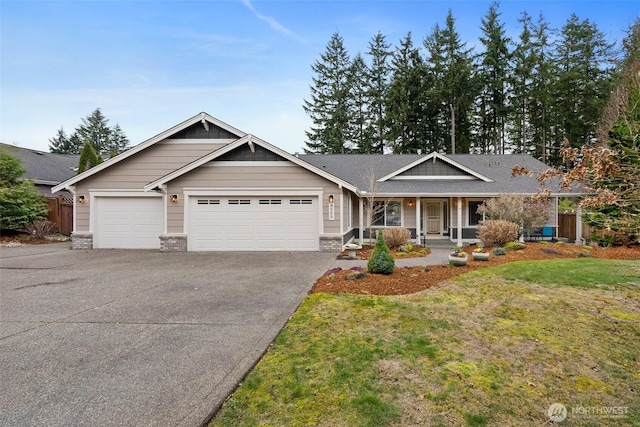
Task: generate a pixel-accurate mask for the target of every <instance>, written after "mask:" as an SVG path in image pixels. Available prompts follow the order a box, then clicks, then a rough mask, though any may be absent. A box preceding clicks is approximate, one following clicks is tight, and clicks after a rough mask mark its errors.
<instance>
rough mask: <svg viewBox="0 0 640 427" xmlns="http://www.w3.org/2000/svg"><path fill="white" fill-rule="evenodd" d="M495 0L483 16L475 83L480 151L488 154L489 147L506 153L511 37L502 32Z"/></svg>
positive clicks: (496, 151) (502, 27) (502, 25)
mask: <svg viewBox="0 0 640 427" xmlns="http://www.w3.org/2000/svg"><path fill="white" fill-rule="evenodd" d="M499 18H500V13H498V3H493V4H492V5H491V6H490V7H489V11H488V12H487V15H486V16H485V17H483V18H482V28H481V29H482V34H483V37H480V42H481V43H482V45H483V46H484V49H485V50H484V52H483V53H482V54H481V55H480V60H481V61H480V64H479V70H478V72H479V73H478V83H479V85H480V87H481V92H480V100H481V101H480V103H479V105H480V108H479V115H478V119H479V121H480V129H481V131H480V135H479V137H480V141H481V150H480V151H481V152H482V153H484V154H486V153H488V152H489V151H488V148H489V147H492V151H493V153H495V154H504V153H505V128H506V121H507V113H508V109H507V89H508V87H509V85H508V80H507V76H508V75H509V74H510V72H511V69H510V65H509V60H510V53H509V48H508V44H509V43H510V41H511V40H510V39H509V38H508V37H507V36H506V35H505V33H506V31H505V29H504V24H503V23H501V22H500V21H499Z"/></svg>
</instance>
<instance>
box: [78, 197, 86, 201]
mask: <svg viewBox="0 0 640 427" xmlns="http://www.w3.org/2000/svg"><path fill="white" fill-rule="evenodd" d="M85 201H86V200H85V198H84V196H78V202H80V203H84V202H85Z"/></svg>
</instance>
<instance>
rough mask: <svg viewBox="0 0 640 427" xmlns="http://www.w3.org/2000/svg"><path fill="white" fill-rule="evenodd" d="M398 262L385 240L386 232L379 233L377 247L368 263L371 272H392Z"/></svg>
mask: <svg viewBox="0 0 640 427" xmlns="http://www.w3.org/2000/svg"><path fill="white" fill-rule="evenodd" d="M395 266H396V263H395V261H394V260H393V257H392V256H391V253H390V252H389V247H388V246H387V243H386V242H385V240H384V233H378V238H377V239H376V247H375V248H374V249H373V253H372V254H371V258H369V262H368V263H367V268H368V269H369V272H371V273H375V274H391V273H393V269H394V268H395Z"/></svg>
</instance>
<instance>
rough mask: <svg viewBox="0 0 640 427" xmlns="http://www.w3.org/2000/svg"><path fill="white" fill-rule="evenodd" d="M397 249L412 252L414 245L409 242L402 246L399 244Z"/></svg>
mask: <svg viewBox="0 0 640 427" xmlns="http://www.w3.org/2000/svg"><path fill="white" fill-rule="evenodd" d="M396 251H398V252H407V253H408V252H412V251H413V245H412V244H411V243H408V244H406V245H402V246H398V247H397V248H396Z"/></svg>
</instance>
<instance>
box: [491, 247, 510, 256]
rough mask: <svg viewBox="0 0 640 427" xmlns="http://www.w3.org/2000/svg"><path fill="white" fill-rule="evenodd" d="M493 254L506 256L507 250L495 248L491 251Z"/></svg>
mask: <svg viewBox="0 0 640 427" xmlns="http://www.w3.org/2000/svg"><path fill="white" fill-rule="evenodd" d="M493 254H494V255H506V254H507V250H506V249H505V248H495V249H494V250H493Z"/></svg>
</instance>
